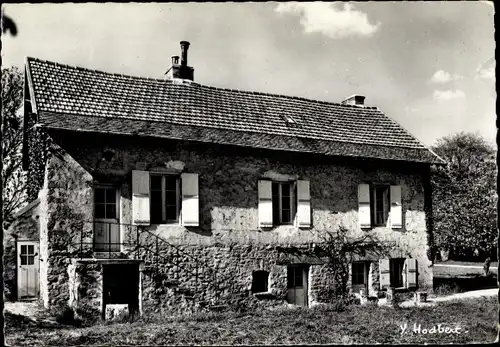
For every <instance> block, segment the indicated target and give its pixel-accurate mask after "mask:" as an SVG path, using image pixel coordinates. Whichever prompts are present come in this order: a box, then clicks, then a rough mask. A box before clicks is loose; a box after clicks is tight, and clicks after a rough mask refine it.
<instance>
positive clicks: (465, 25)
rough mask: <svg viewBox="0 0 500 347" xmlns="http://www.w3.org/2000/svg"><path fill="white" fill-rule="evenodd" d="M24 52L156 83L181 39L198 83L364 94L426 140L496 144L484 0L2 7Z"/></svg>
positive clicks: (334, 95) (12, 60) (490, 30)
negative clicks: (457, 138)
mask: <svg viewBox="0 0 500 347" xmlns="http://www.w3.org/2000/svg"><path fill="white" fill-rule="evenodd" d="M3 9H4V11H5V14H6V15H7V16H9V17H11V18H12V19H13V20H14V21H15V23H16V25H17V29H18V35H17V36H15V37H12V36H11V35H9V34H7V35H5V36H2V42H3V45H2V46H3V47H2V59H3V67H10V66H18V67H20V68H22V67H23V65H24V60H25V57H26V56H30V57H35V58H39V59H45V60H50V61H55V62H58V63H62V64H70V65H76V66H81V67H86V68H90V69H96V70H102V71H107V72H113V73H121V74H126V75H134V76H143V77H154V78H163V77H164V73H165V71H166V70H167V69H168V67H169V66H170V62H171V56H173V55H180V45H179V42H180V41H182V40H186V41H189V42H190V43H191V46H190V48H189V51H188V65H190V66H193V67H194V69H195V71H194V79H195V82H198V83H201V84H205V85H211V86H216V87H222V88H231V89H240V90H251V91H259V92H266V93H273V94H282V95H292V96H300V97H305V98H310V99H316V100H323V101H331V102H341V101H342V100H344V99H345V98H347V97H348V96H351V95H353V94H361V95H364V96H366V99H365V104H366V105H368V106H377V107H379V108H380V109H381V110H382V111H383V112H385V113H386V114H387V115H388V116H389V117H391V118H392V119H394V120H396V121H397V122H398V123H400V124H401V125H402V126H403V127H404V128H406V129H407V130H408V131H409V132H410V133H411V134H413V135H414V136H416V137H417V138H418V139H419V140H420V141H421V142H423V143H424V144H425V145H428V146H430V145H433V144H435V142H436V140H437V139H439V138H442V137H443V136H448V135H451V134H453V133H456V132H460V131H467V132H478V133H479V134H481V135H482V136H483V137H484V138H485V139H486V140H487V141H489V142H491V143H494V139H495V135H496V128H495V120H496V105H495V103H496V90H495V41H494V21H493V15H494V7H493V5H492V3H491V2H485V1H475V2H472V1H468V2H451V1H450V2H349V3H346V2H330V3H327V2H315V3H293V2H286V3H285V2H284V3H277V2H266V3H170V4H169V3H156V4H154V3H139V4H138V3H121V4H120V3H106V4H92V3H87V4H5V5H4V6H3Z"/></svg>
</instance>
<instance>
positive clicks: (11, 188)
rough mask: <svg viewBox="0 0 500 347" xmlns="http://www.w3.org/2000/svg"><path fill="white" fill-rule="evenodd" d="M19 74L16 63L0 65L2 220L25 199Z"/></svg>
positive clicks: (20, 78)
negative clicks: (0, 76)
mask: <svg viewBox="0 0 500 347" xmlns="http://www.w3.org/2000/svg"><path fill="white" fill-rule="evenodd" d="M22 103H23V75H22V73H21V72H20V71H19V69H18V68H16V67H11V68H8V69H2V164H3V165H2V200H3V211H2V217H3V221H8V220H9V219H10V218H11V217H12V215H13V213H14V212H15V211H16V210H17V209H19V208H20V207H22V206H23V204H25V202H26V195H25V191H24V185H25V176H24V172H23V170H22V153H21V147H22V138H23V132H22V112H21V106H22Z"/></svg>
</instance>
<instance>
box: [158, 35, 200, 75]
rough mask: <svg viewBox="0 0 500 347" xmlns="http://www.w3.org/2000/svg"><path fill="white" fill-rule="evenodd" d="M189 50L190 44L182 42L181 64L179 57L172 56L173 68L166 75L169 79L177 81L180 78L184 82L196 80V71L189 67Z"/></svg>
mask: <svg viewBox="0 0 500 347" xmlns="http://www.w3.org/2000/svg"><path fill="white" fill-rule="evenodd" d="M188 48H189V42H187V41H181V53H182V54H181V62H180V64H179V56H178V55H173V56H172V66H171V67H170V69H168V70H167V72H166V73H165V74H166V76H167V78H169V79H175V78H180V79H183V80H190V81H192V80H193V79H194V69H193V68H192V67H191V66H188V65H187V51H188Z"/></svg>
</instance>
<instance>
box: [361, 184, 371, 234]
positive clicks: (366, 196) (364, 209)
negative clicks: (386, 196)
mask: <svg viewBox="0 0 500 347" xmlns="http://www.w3.org/2000/svg"><path fill="white" fill-rule="evenodd" d="M358 219H359V227H360V228H370V227H371V214H370V185H369V184H360V185H359V186H358Z"/></svg>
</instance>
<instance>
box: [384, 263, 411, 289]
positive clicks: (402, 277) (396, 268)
mask: <svg viewBox="0 0 500 347" xmlns="http://www.w3.org/2000/svg"><path fill="white" fill-rule="evenodd" d="M379 271H380V289H383V288H387V287H394V288H408V289H413V288H416V287H417V277H418V273H417V260H416V259H413V258H406V259H405V258H391V259H380V260H379Z"/></svg>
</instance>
